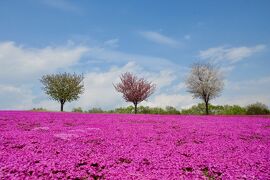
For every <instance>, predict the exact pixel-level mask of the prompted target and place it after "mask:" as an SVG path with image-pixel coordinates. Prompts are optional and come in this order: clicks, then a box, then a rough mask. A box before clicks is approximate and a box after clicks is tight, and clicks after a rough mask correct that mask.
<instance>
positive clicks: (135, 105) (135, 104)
mask: <svg viewBox="0 0 270 180" xmlns="http://www.w3.org/2000/svg"><path fill="white" fill-rule="evenodd" d="M134 107H135V114H137V103H134Z"/></svg>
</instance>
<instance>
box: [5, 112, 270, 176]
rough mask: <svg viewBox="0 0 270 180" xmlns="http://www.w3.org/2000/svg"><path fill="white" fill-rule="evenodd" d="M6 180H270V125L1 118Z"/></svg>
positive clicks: (252, 120) (43, 115)
mask: <svg viewBox="0 0 270 180" xmlns="http://www.w3.org/2000/svg"><path fill="white" fill-rule="evenodd" d="M0 177H1V178H2V179H38V178H40V179H57V178H59V179H270V119H269V118H267V117H248V116H242V117H241V116H234V117H233V116H231V117H229V116H228V117H226V116H164V115H163V116H162V115H116V114H79V113H52V112H23V111H17V112H16V111H0Z"/></svg>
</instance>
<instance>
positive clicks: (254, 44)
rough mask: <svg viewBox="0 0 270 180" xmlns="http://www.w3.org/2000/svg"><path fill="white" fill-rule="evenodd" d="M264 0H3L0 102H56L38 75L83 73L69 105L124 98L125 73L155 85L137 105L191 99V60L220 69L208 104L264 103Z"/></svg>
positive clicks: (3, 105)
mask: <svg viewBox="0 0 270 180" xmlns="http://www.w3.org/2000/svg"><path fill="white" fill-rule="evenodd" d="M269 7H270V2H269V1H267V0H265V1H263V0H261V1H248V0H231V1H230V0H226V1H221V0H218V1H216V0H212V1H198V0H196V1H195V0H194V1H192V0H189V1H188V0H186V1H180V0H179V1H178V0H175V1H173V0H171V1H162V0H148V1H143V0H129V1H124V0H121V1H120V0H115V1H106V2H105V1H104V2H101V1H98V0H95V1H92V0H89V1H83V0H77V1H75V0H73V1H72V0H24V1H18V0H3V1H0V109H30V108H33V107H46V108H48V109H52V110H54V109H59V107H58V106H59V105H58V103H57V102H53V101H50V100H49V99H48V97H47V96H46V95H44V93H43V92H42V91H41V84H40V83H39V78H40V77H41V76H42V75H43V74H48V73H56V72H63V71H68V72H77V73H84V75H85V82H84V83H85V86H86V91H85V93H84V95H83V96H82V97H81V98H80V99H79V100H78V101H77V102H73V103H70V104H67V105H66V108H67V109H69V110H70V109H72V108H73V107H75V106H76V107H78V106H81V107H83V108H84V109H89V108H91V107H102V108H104V109H111V108H115V107H119V106H126V105H128V104H127V103H125V102H124V101H123V100H122V99H121V95H120V94H117V93H116V92H115V91H114V89H113V87H112V83H114V82H117V81H118V76H119V75H120V74H121V73H123V72H125V71H132V72H134V73H137V74H138V75H140V76H144V77H146V78H148V79H150V80H151V81H153V82H154V83H156V84H157V86H158V89H157V91H156V93H155V94H154V95H153V96H152V97H151V98H150V99H149V100H148V101H147V102H144V103H143V104H144V105H149V106H163V107H164V106H166V105H172V106H175V107H177V108H185V107H188V106H191V105H193V104H195V103H197V102H198V100H194V99H192V97H191V95H190V94H188V93H187V92H186V89H185V84H184V80H185V77H186V75H187V73H188V72H189V67H190V65H191V64H192V63H194V62H196V61H203V62H211V63H214V64H215V65H217V66H218V67H220V69H221V70H222V72H223V73H224V77H225V88H224V91H223V94H222V96H221V97H219V98H217V99H216V100H214V101H213V103H214V104H239V105H247V104H250V103H252V102H256V101H260V102H263V103H265V104H267V105H268V106H269V105H270V94H269V92H268V89H270V71H269V67H270V61H269V57H270V52H269V46H270V36H269V32H270V23H269V19H270V11H269Z"/></svg>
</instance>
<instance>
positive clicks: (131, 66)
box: [70, 62, 174, 109]
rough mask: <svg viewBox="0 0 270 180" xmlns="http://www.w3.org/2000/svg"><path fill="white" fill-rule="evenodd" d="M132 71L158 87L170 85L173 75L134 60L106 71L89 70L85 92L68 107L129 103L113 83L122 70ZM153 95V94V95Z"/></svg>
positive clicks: (108, 107)
mask: <svg viewBox="0 0 270 180" xmlns="http://www.w3.org/2000/svg"><path fill="white" fill-rule="evenodd" d="M127 71H128V72H133V73H135V74H136V75H137V76H138V77H145V78H146V79H148V80H150V81H152V82H153V83H155V84H157V87H158V88H157V92H158V89H160V88H164V87H168V86H169V85H171V83H172V81H173V79H174V76H173V73H172V72H171V70H163V71H160V72H155V71H145V69H144V68H143V67H141V66H139V65H138V64H136V63H135V62H129V63H127V64H126V65H124V66H115V67H112V68H110V69H109V70H108V71H98V72H90V73H87V74H85V80H84V85H85V92H84V94H83V95H82V96H81V98H80V99H79V100H78V101H77V102H75V103H73V104H71V105H70V107H72V106H73V107H74V106H77V107H78V106H81V107H82V108H84V109H89V108H91V107H102V108H105V109H113V108H116V107H121V106H127V105H131V103H126V102H125V101H124V100H123V99H122V97H121V96H122V95H121V94H119V93H118V92H116V91H115V89H114V87H113V83H117V82H119V76H120V75H121V74H122V73H124V72H127ZM153 96H155V94H154V95H153Z"/></svg>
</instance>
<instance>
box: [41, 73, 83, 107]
mask: <svg viewBox="0 0 270 180" xmlns="http://www.w3.org/2000/svg"><path fill="white" fill-rule="evenodd" d="M83 78H84V77H83V75H76V74H75V73H74V74H70V73H59V74H51V75H44V76H42V78H41V80H40V81H41V83H42V84H43V90H44V91H45V93H46V94H47V95H49V96H50V98H51V99H53V100H55V101H58V102H60V103H61V111H63V106H64V104H65V102H71V101H74V100H77V99H78V98H79V95H80V94H82V93H83V90H84V86H83V84H82V81H83Z"/></svg>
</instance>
